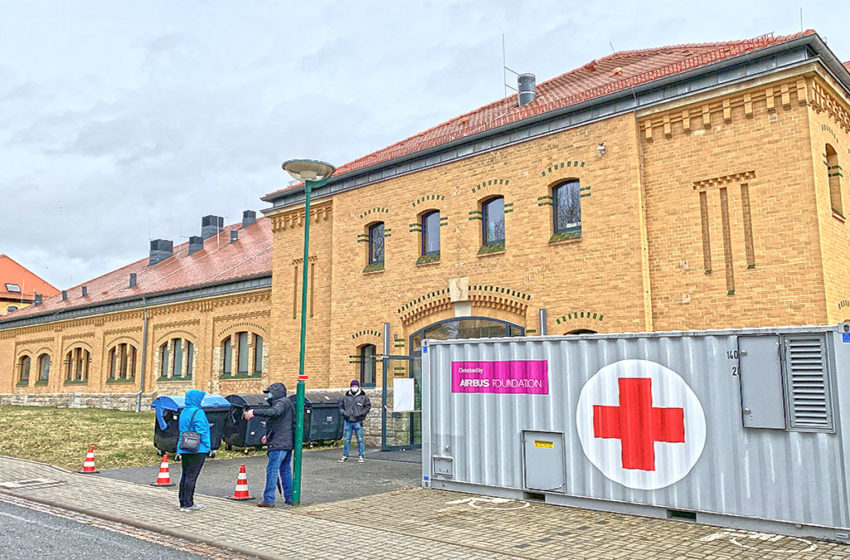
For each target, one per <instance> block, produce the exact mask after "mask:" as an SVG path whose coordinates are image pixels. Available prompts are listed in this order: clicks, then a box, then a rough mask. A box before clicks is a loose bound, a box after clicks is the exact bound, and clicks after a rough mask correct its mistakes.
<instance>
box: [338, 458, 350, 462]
mask: <svg viewBox="0 0 850 560" xmlns="http://www.w3.org/2000/svg"><path fill="white" fill-rule="evenodd" d="M346 461H348V457H343V458H342V459H340V460H339V461H337V463H344V462H346Z"/></svg>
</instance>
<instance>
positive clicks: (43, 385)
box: [35, 381, 47, 387]
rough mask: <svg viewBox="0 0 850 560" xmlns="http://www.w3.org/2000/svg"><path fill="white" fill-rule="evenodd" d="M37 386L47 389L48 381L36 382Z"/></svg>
mask: <svg viewBox="0 0 850 560" xmlns="http://www.w3.org/2000/svg"><path fill="white" fill-rule="evenodd" d="M35 386H36V387H46V386H47V381H36V382H35Z"/></svg>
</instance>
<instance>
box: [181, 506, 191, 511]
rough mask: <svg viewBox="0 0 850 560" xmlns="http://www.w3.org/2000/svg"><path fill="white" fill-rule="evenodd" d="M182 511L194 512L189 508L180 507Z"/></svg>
mask: <svg viewBox="0 0 850 560" xmlns="http://www.w3.org/2000/svg"><path fill="white" fill-rule="evenodd" d="M180 511H192V510H191V509H189V508H188V507H183V506H180Z"/></svg>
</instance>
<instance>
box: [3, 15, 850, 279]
mask: <svg viewBox="0 0 850 560" xmlns="http://www.w3.org/2000/svg"><path fill="white" fill-rule="evenodd" d="M801 4H802V3H801V2H799V1H798V2H784V1H770V2H768V1H748V2H741V1H737V2H727V3H725V5H724V2H718V1H714V2H711V3H704V2H700V3H699V4H697V3H695V4H694V6H693V8H692V9H689V8H687V3H686V2H678V3H676V4H675V8H673V7H672V6H673V5H674V4H673V3H670V2H663V3H662V2H651V1H644V2H618V1H604V0H603V1H601V2H565V1H559V2H551V3H549V2H534V1H526V2H518V1H516V0H510V1H499V2H494V1H491V2H487V3H486V4H485V3H484V2H478V3H474V2H454V1H448V0H440V1H438V2H413V1H408V0H405V1H400V0H399V1H397V2H388V1H387V2H364V1H348V2H322V1H320V0H313V1H311V2H283V1H275V2H272V1H267V2H247V1H240V2H188V1H184V2H176V1H174V0H170V1H167V2H166V1H151V0H148V1H146V2H135V3H130V2H118V1H112V2H103V3H100V2H95V1H92V0H87V1H84V2H83V1H77V2H72V1H69V0H56V1H54V2H40V1H27V2H21V1H20V0H14V1H12V0H0V9H2V11H0V14H2V17H0V194H2V198H0V208H2V214H0V253H6V254H8V255H9V256H11V257H12V258H14V259H15V260H17V261H18V262H20V263H21V264H23V265H24V266H26V267H28V268H29V269H31V270H32V271H33V272H35V273H36V274H38V275H40V276H42V277H43V278H44V279H46V280H47V281H49V282H51V283H52V284H54V285H55V286H56V287H57V288H59V289H62V288H67V287H70V286H73V285H76V284H79V283H81V282H84V281H85V280H88V279H90V278H93V277H95V276H98V275H100V274H103V273H105V272H108V271H110V270H112V269H114V268H117V267H119V266H122V265H124V264H127V263H129V262H131V261H134V260H137V259H139V258H142V257H144V256H146V255H147V252H148V240H149V239H150V238H165V239H173V240H174V241H175V244H177V243H180V242H183V241H185V240H186V239H187V238H188V236H190V235H198V234H199V232H200V219H201V216H203V215H206V214H217V215H224V216H226V223H233V222H236V221H238V220H239V219H240V216H241V212H242V210H244V209H247V208H250V209H255V210H260V209H262V208H263V207H265V206H267V205H266V204H265V203H263V202H261V201H260V200H259V197H260V196H262V195H264V194H265V193H268V192H271V191H274V190H276V189H278V188H280V187H282V186H285V185H286V184H287V183H288V178H287V176H285V174H284V173H283V171H281V169H280V163H281V162H282V161H284V160H286V159H290V158H292V157H312V158H318V159H324V160H327V161H330V162H332V163H335V164H337V165H341V164H343V163H345V162H348V161H350V160H352V159H355V158H357V157H359V156H361V155H365V154H366V153H369V152H371V151H374V150H376V149H379V148H382V147H384V146H386V145H388V144H391V143H393V142H395V141H397V140H400V139H403V138H406V137H407V136H410V135H411V134H414V133H416V132H419V131H421V130H424V129H426V128H430V127H431V126H434V125H435V124H438V123H440V122H442V121H444V120H447V119H449V118H451V117H454V116H456V115H459V114H461V113H464V112H467V111H469V110H471V109H474V108H476V107H479V106H481V105H484V104H486V103H488V102H490V101H493V100H496V99H498V98H499V97H501V96H502V95H503V92H504V88H503V85H502V34H503V33H504V35H505V40H506V43H507V62H508V66H510V67H512V68H513V69H515V70H517V71H520V72H533V73H535V74H536V75H537V79H538V82H539V81H543V80H545V79H549V78H552V77H554V76H557V75H559V74H562V73H564V72H566V71H568V70H570V69H572V68H575V67H577V66H580V65H582V64H584V63H586V62H588V61H590V60H592V59H595V58H600V57H602V56H605V55H607V54H610V52H611V47H610V45H609V41H610V42H612V43H613V45H614V48H616V49H617V50H628V49H638V48H648V47H656V46H663V45H670V44H679V43H690V42H706V41H721V40H732V39H743V38H750V37H754V36H757V35H761V34H764V33H768V32H771V31H774V32H776V33H777V34H787V33H794V32H796V31H799V29H800V13H799V6H800V5H801ZM805 4H806V5H807V6H808V7H805V8H804V12H803V24H804V26H805V27H806V28H814V29H816V30H817V31H818V32H819V33H820V34H821V36H824V37H826V38H827V41H828V43H829V45H830V47H831V48H832V50H833V51H834V52H835V53H836V54H837V56H838V57H839V58H840V59H841V60H848V59H850V33H848V32H847V23H848V21H850V8H848V5H850V2H846V1H844V2H842V1H836V2H818V3H817V11H816V10H815V8H814V7H811V6H813V5H812V4H810V3H805Z"/></svg>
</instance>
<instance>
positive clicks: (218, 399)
mask: <svg viewBox="0 0 850 560" xmlns="http://www.w3.org/2000/svg"><path fill="white" fill-rule="evenodd" d="M151 408H152V409H154V410H155V411H156V420H155V422H154V425H155V428H154V434H153V445H154V447H156V450H157V451H159V452H160V453H177V439H178V438H179V437H180V428H179V425H178V424H179V419H180V412H182V411H183V409H184V408H186V399H185V396H184V395H163V396H161V397H157V398H155V399H154V400H153V402H152V403H151ZM201 408H202V409H203V411H204V414H206V415H207V420H208V421H209V423H210V444H211V450H210V457H215V452H216V450H218V448H219V447H221V436H222V433H223V431H224V423H225V419H226V418H227V415H228V413H229V412H230V403H229V402H227V399H225V398H224V397H222V396H221V395H209V394H208V395H205V396H204V400H203V401H201ZM178 460H179V458H178Z"/></svg>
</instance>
